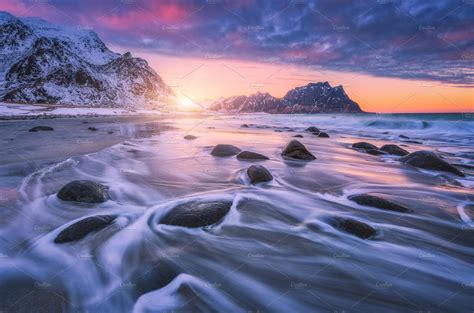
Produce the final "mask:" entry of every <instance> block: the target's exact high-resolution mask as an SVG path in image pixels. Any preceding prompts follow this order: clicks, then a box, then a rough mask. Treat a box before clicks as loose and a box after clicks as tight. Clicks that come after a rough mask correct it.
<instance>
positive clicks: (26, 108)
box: [0, 102, 162, 117]
mask: <svg viewBox="0 0 474 313" xmlns="http://www.w3.org/2000/svg"><path fill="white" fill-rule="evenodd" d="M140 114H146V115H160V114H162V113H161V112H159V111H156V110H134V111H130V110H126V109H119V108H92V107H64V106H51V105H45V104H14V103H4V102H0V117H15V116H17V117H19V116H31V117H34V116H48V115H55V116H57V115H64V116H70V115H77V116H84V115H103V116H114V115H140Z"/></svg>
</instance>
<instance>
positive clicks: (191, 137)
mask: <svg viewBox="0 0 474 313" xmlns="http://www.w3.org/2000/svg"><path fill="white" fill-rule="evenodd" d="M183 138H184V139H186V140H194V139H196V138H197V137H196V136H193V135H186V136H184V137H183Z"/></svg>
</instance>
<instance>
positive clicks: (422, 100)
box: [114, 47, 474, 113]
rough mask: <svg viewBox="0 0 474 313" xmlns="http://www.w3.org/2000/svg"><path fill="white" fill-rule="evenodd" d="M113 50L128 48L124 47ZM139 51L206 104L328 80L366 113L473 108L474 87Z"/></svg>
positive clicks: (184, 93) (185, 93)
mask: <svg viewBox="0 0 474 313" xmlns="http://www.w3.org/2000/svg"><path fill="white" fill-rule="evenodd" d="M114 48H117V49H118V50H122V51H124V50H123V49H121V48H120V47H114ZM134 54H135V55H136V56H139V57H142V58H144V59H146V60H147V61H148V63H149V64H150V66H151V67H153V68H154V69H155V71H156V72H157V73H158V74H159V75H160V76H161V77H162V78H163V80H164V81H165V83H167V84H168V85H170V86H171V87H172V88H173V89H174V90H175V92H176V94H177V95H178V97H180V98H181V99H186V98H191V99H193V100H194V101H195V102H197V103H199V104H203V105H204V106H205V103H204V102H205V100H206V99H212V100H215V99H218V98H221V97H229V96H236V95H249V94H252V93H255V92H257V91H260V92H268V93H270V94H271V95H273V96H275V97H282V96H284V95H285V93H286V92H287V91H288V90H290V89H291V88H294V87H297V86H303V85H306V84H308V83H309V82H321V81H328V82H329V83H330V84H331V85H332V86H336V85H343V86H344V89H345V91H346V93H347V94H348V95H349V97H350V98H351V99H352V100H354V101H355V102H357V103H358V104H359V105H360V106H361V108H362V109H363V110H364V111H366V112H376V113H416V112H427V113H428V112H433V113H435V112H439V113H441V112H445V113H449V112H474V89H473V88H468V87H457V86H450V85H446V84H442V83H439V82H426V81H415V80H404V79H398V78H383V77H374V76H370V75H367V74H360V73H348V72H335V71H327V70H315V69H310V68H304V67H300V66H292V65H282V64H270V63H257V62H251V61H239V60H231V59H225V58H221V57H220V56H218V55H216V56H206V57H204V58H185V57H172V56H164V55H159V54H153V53H148V52H136V53H134ZM185 102H188V100H185Z"/></svg>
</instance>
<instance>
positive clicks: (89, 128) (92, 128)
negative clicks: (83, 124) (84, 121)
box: [87, 127, 98, 132]
mask: <svg viewBox="0 0 474 313" xmlns="http://www.w3.org/2000/svg"><path fill="white" fill-rule="evenodd" d="M87 129H88V130H90V131H93V132H96V131H97V130H98V129H97V128H95V127H88V128H87Z"/></svg>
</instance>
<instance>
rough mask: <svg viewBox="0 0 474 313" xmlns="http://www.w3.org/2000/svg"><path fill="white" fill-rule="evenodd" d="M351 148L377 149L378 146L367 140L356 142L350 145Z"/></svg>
mask: <svg viewBox="0 0 474 313" xmlns="http://www.w3.org/2000/svg"><path fill="white" fill-rule="evenodd" d="M352 148H354V149H358V150H366V151H367V150H378V148H377V147H376V146H374V145H373V144H371V143H368V142H364V141H362V142H356V143H354V144H353V145H352Z"/></svg>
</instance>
